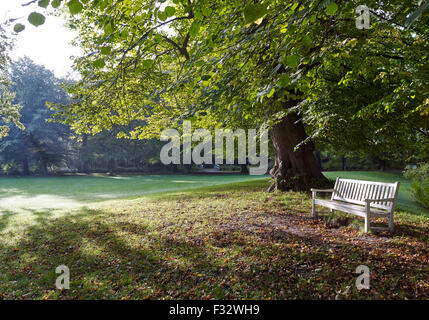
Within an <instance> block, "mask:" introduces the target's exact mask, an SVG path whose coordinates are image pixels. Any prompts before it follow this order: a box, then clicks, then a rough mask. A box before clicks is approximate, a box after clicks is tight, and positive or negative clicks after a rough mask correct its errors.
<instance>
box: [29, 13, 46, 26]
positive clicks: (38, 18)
mask: <svg viewBox="0 0 429 320" xmlns="http://www.w3.org/2000/svg"><path fill="white" fill-rule="evenodd" d="M45 20H46V19H45V16H44V15H43V14H40V13H38V12H32V13H30V15H29V16H28V21H29V22H30V23H31V24H32V25H33V26H36V27H38V26H41V25H42V24H44V23H45Z"/></svg>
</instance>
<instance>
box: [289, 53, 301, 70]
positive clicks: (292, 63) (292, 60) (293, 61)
mask: <svg viewBox="0 0 429 320" xmlns="http://www.w3.org/2000/svg"><path fill="white" fill-rule="evenodd" d="M286 64H287V65H288V66H289V67H291V68H296V67H298V65H299V57H298V56H297V55H292V56H288V57H287V58H286Z"/></svg>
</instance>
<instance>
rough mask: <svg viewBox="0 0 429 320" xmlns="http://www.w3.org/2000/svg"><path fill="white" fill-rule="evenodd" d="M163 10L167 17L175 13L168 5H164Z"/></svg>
mask: <svg viewBox="0 0 429 320" xmlns="http://www.w3.org/2000/svg"><path fill="white" fill-rule="evenodd" d="M164 12H165V13H166V14H167V16H168V17H172V16H174V14H175V13H176V9H174V8H173V7H170V6H166V7H165V10H164Z"/></svg>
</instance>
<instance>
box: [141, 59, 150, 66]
mask: <svg viewBox="0 0 429 320" xmlns="http://www.w3.org/2000/svg"><path fill="white" fill-rule="evenodd" d="M142 65H143V67H145V68H150V67H152V65H153V60H151V59H145V60H143V61H142Z"/></svg>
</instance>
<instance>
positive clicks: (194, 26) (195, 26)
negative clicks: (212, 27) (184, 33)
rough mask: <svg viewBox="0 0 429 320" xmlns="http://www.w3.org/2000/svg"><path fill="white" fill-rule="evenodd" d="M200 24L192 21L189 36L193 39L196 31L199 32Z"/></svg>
mask: <svg viewBox="0 0 429 320" xmlns="http://www.w3.org/2000/svg"><path fill="white" fill-rule="evenodd" d="M200 27H201V23H200V22H197V21H194V22H193V23H192V25H191V28H190V29H189V35H190V36H191V37H194V36H196V35H197V34H198V31H200Z"/></svg>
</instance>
